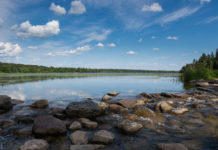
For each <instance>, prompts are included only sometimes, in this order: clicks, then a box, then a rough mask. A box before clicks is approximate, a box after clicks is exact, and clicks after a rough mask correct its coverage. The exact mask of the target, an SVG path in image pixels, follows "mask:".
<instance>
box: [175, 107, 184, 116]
mask: <svg viewBox="0 0 218 150" xmlns="http://www.w3.org/2000/svg"><path fill="white" fill-rule="evenodd" d="M185 112H188V108H185V107H183V108H176V109H173V110H172V113H174V114H176V115H181V114H184V113H185Z"/></svg>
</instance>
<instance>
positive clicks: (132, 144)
mask: <svg viewBox="0 0 218 150" xmlns="http://www.w3.org/2000/svg"><path fill="white" fill-rule="evenodd" d="M121 141H122V144H123V148H124V149H125V150H151V149H152V148H151V147H150V145H149V143H148V142H147V141H146V140H145V139H139V138H133V139H125V138H124V139H121Z"/></svg>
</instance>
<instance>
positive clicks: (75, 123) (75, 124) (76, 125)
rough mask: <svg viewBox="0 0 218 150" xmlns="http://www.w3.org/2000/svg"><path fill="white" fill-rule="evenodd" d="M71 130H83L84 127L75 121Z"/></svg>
mask: <svg viewBox="0 0 218 150" xmlns="http://www.w3.org/2000/svg"><path fill="white" fill-rule="evenodd" d="M69 129H70V131H74V130H79V129H82V125H81V123H80V122H79V121H74V122H73V123H71V125H70V127H69Z"/></svg>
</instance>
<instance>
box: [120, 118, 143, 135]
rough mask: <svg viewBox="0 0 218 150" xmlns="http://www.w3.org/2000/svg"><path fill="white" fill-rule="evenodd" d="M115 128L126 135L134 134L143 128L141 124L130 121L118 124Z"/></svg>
mask: <svg viewBox="0 0 218 150" xmlns="http://www.w3.org/2000/svg"><path fill="white" fill-rule="evenodd" d="M117 127H118V128H119V129H120V130H121V131H123V132H124V133H126V134H134V133H136V132H138V131H140V130H141V129H142V128H143V126H142V125H141V124H139V123H137V122H134V121H130V120H122V121H120V122H118V124H117Z"/></svg>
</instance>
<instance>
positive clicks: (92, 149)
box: [70, 144, 105, 150]
mask: <svg viewBox="0 0 218 150" xmlns="http://www.w3.org/2000/svg"><path fill="white" fill-rule="evenodd" d="M104 147H105V146H104V145H96V144H87V145H71V146H70V150H98V149H102V148H104Z"/></svg>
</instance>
